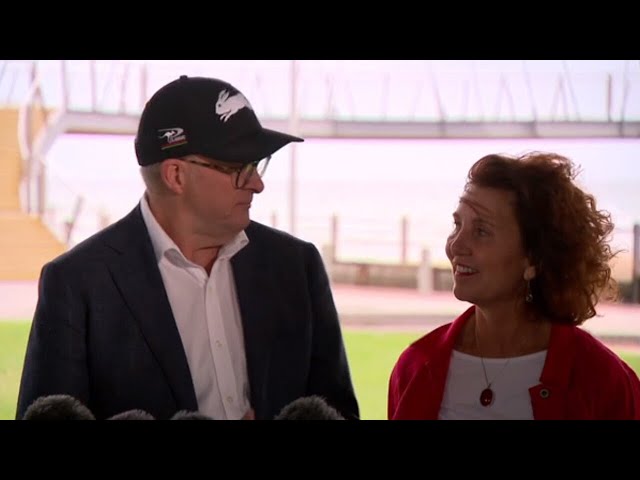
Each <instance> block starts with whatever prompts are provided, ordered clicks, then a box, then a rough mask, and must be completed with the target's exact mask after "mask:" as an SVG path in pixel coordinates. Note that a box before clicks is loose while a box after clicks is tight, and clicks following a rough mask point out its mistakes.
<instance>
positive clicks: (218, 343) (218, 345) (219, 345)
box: [216, 340, 222, 348]
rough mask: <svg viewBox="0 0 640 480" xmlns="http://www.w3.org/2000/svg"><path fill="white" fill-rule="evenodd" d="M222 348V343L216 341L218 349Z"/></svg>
mask: <svg viewBox="0 0 640 480" xmlns="http://www.w3.org/2000/svg"><path fill="white" fill-rule="evenodd" d="M221 346H222V342H220V340H216V347H218V348H220V347H221Z"/></svg>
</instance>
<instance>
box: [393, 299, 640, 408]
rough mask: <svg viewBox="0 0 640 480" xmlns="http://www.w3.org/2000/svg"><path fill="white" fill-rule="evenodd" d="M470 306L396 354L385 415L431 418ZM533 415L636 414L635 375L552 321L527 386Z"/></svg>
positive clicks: (639, 393)
mask: <svg viewBox="0 0 640 480" xmlns="http://www.w3.org/2000/svg"><path fill="white" fill-rule="evenodd" d="M474 309H475V307H473V306H472V307H470V308H469V309H468V310H467V311H466V312H464V313H463V314H462V315H460V316H459V317H458V318H456V319H455V320H454V321H453V322H452V323H449V324H447V325H443V326H441V327H438V328H436V329H435V330H433V331H431V332H430V333H428V334H426V335H424V336H423V337H422V338H420V339H418V340H417V341H415V342H414V343H413V344H411V345H410V346H409V347H407V348H406V349H405V350H404V352H403V353H402V354H401V355H400V357H399V359H398V361H397V362H396V365H395V366H394V368H393V371H392V373H391V378H390V381H389V398H388V411H387V415H388V418H389V419H390V420H436V419H437V418H438V413H439V411H440V404H441V402H442V397H443V395H444V387H445V382H446V379H447V371H448V369H449V361H450V359H451V353H452V350H453V347H454V344H455V341H456V338H457V337H458V334H459V333H460V331H461V329H462V327H463V325H464V323H465V322H466V321H467V320H468V319H469V317H471V316H472V315H473V312H474ZM529 393H530V396H531V404H532V406H533V416H534V418H535V419H536V420H552V419H555V420H587V419H592V420H601V419H610V420H613V419H634V420H638V419H640V380H638V376H637V375H636V374H635V372H634V371H633V370H632V369H631V368H630V367H629V366H628V365H627V364H626V363H625V362H624V361H623V360H622V359H620V357H618V356H617V355H616V354H615V353H613V352H612V351H611V350H609V349H608V348H607V347H606V346H605V345H604V344H602V342H600V341H599V340H597V339H596V338H594V337H593V336H592V335H591V334H589V333H588V332H586V331H585V330H583V329H581V328H579V327H575V326H571V325H557V324H554V325H553V326H552V328H551V337H550V339H549V348H548V351H547V357H546V360H545V364H544V367H543V369H542V375H541V376H540V383H539V384H538V385H536V386H534V387H531V388H530V389H529Z"/></svg>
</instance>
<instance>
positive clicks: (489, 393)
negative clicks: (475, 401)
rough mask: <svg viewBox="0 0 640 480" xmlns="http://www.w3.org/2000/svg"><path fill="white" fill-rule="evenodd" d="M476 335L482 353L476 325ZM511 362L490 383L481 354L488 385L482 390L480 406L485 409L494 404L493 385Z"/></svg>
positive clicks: (506, 363)
mask: <svg viewBox="0 0 640 480" xmlns="http://www.w3.org/2000/svg"><path fill="white" fill-rule="evenodd" d="M474 334H475V337H476V345H477V346H478V352H480V351H481V349H480V342H479V341H478V332H477V330H476V329H475V325H474ZM510 361H511V358H508V359H507V361H506V362H505V363H504V365H503V366H502V370H500V372H498V375H496V376H495V377H494V378H493V380H491V381H489V377H488V376H487V369H486V367H485V366H484V358H483V357H482V354H480V363H481V364H482V373H484V381H485V383H486V384H487V387H486V388H485V389H484V390H482V392H480V405H482V406H483V407H488V406H489V405H491V404H492V403H493V398H494V396H495V394H494V393H493V390H492V389H491V385H492V384H493V382H495V381H496V380H497V379H498V377H500V375H502V372H504V369H505V368H506V366H507V365H508V364H509V362H510Z"/></svg>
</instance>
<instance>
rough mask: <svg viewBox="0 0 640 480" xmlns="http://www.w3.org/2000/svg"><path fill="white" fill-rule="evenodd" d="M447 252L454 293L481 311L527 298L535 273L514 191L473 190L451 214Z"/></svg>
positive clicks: (469, 190) (475, 188)
mask: <svg viewBox="0 0 640 480" xmlns="http://www.w3.org/2000/svg"><path fill="white" fill-rule="evenodd" d="M453 219H454V229H453V231H452V232H451V234H450V235H449V237H448V239H447V245H446V252H447V257H448V258H449V261H450V262H451V265H452V267H453V278H454V286H453V293H454V295H455V296H456V298H458V299H459V300H463V301H466V302H470V303H473V304H475V305H478V306H480V307H490V306H494V305H499V304H504V303H513V302H514V301H516V300H518V299H520V298H521V297H522V299H523V297H524V293H523V287H524V279H525V272H526V271H527V272H528V274H530V273H531V271H532V270H533V267H530V263H529V260H528V258H527V256H526V253H525V251H524V247H523V243H522V236H521V233H520V228H519V226H518V222H517V220H516V214H515V195H514V193H513V192H509V191H506V190H498V189H494V188H484V187H478V186H475V185H471V186H469V187H468V188H467V189H466V190H465V192H464V194H463V195H462V197H461V198H460V203H459V204H458V208H457V209H456V211H455V212H454V213H453Z"/></svg>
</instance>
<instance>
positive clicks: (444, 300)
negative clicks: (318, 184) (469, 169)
mask: <svg viewBox="0 0 640 480" xmlns="http://www.w3.org/2000/svg"><path fill="white" fill-rule="evenodd" d="M37 294H38V292H37V282H2V283H0V320H2V319H24V320H30V319H31V316H32V315H33V311H34V309H35V305H36V301H37ZM333 294H334V299H335V302H336V306H337V308H338V312H339V313H340V318H341V321H342V323H343V325H344V326H345V328H368V329H388V330H412V331H425V332H426V331H428V330H430V329H432V328H434V327H436V326H438V325H441V324H443V323H446V322H450V321H451V320H453V319H454V318H455V317H456V316H457V315H459V314H460V313H461V312H463V311H464V310H465V309H466V308H467V306H468V305H469V304H467V303H465V302H460V301H459V300H457V299H456V298H455V297H454V296H453V295H452V294H451V293H450V292H434V293H432V294H430V295H423V294H420V293H419V292H417V291H415V290H407V289H400V288H388V287H364V286H354V285H338V284H336V285H334V286H333ZM598 314H599V316H597V317H594V318H592V319H590V320H588V321H587V322H586V323H585V324H584V325H583V328H585V330H588V331H590V332H591V333H592V334H594V335H595V336H597V337H599V338H602V339H603V340H605V341H607V342H610V343H628V344H630V345H636V346H638V347H639V348H640V305H630V304H602V305H600V306H599V308H598Z"/></svg>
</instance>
